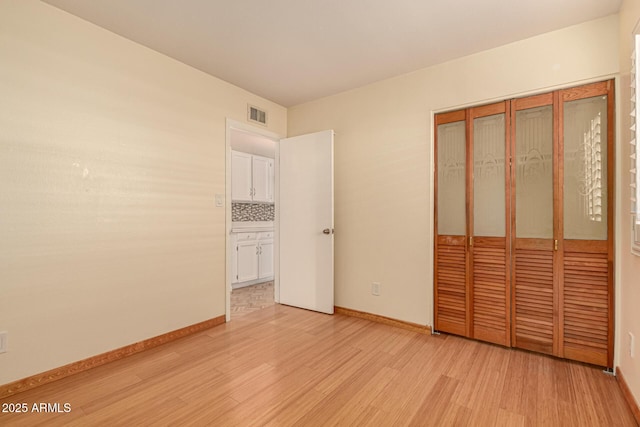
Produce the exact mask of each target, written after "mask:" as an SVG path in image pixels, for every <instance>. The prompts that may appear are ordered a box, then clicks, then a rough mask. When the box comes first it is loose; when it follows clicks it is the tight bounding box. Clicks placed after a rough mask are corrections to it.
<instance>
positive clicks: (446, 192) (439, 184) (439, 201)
mask: <svg viewBox="0 0 640 427" xmlns="http://www.w3.org/2000/svg"><path fill="white" fill-rule="evenodd" d="M435 125H436V134H435V142H436V144H435V157H436V175H435V191H436V197H435V200H436V205H437V206H436V210H435V213H436V215H435V229H436V234H437V236H436V239H435V243H434V244H435V265H434V276H435V277H434V278H435V286H434V297H435V298H434V300H435V329H436V330H439V331H443V332H449V333H453V334H457V335H463V336H469V323H468V316H467V312H468V307H467V304H468V298H467V297H468V292H467V246H466V234H467V214H466V180H467V167H466V164H467V160H466V124H465V112H464V111H456V112H453V113H445V114H439V115H437V116H436V119H435Z"/></svg>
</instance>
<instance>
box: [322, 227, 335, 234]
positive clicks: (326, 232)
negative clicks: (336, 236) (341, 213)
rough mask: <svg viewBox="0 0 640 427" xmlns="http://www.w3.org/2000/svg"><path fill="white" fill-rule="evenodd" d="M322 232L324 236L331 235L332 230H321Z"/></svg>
mask: <svg viewBox="0 0 640 427" xmlns="http://www.w3.org/2000/svg"><path fill="white" fill-rule="evenodd" d="M322 232H323V233H324V234H331V233H333V229H331V228H325V229H324V230H322Z"/></svg>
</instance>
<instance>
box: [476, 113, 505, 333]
mask: <svg viewBox="0 0 640 427" xmlns="http://www.w3.org/2000/svg"><path fill="white" fill-rule="evenodd" d="M508 106H509V104H508V103H507V102H501V103H498V104H492V105H488V106H483V107H478V108H471V109H470V119H471V120H470V126H471V129H470V132H469V133H470V152H471V153H472V156H473V157H472V159H473V161H472V167H471V173H472V179H471V182H470V187H471V189H470V190H471V195H470V197H469V206H470V211H471V217H472V218H471V220H470V221H469V228H470V229H469V235H470V236H472V237H471V240H470V242H469V252H470V263H469V264H470V267H469V272H470V282H471V286H470V296H469V297H470V299H471V310H470V312H471V329H472V330H471V336H472V337H473V338H476V339H479V340H483V341H489V342H492V343H496V344H501V345H506V346H509V345H510V343H511V334H510V331H511V323H510V315H511V313H510V306H511V304H510V288H509V283H510V274H509V272H510V265H509V252H510V250H509V248H510V240H509V228H510V227H509V225H508V219H510V218H511V215H510V199H509V197H508V196H509V191H508V188H507V185H506V184H507V182H508V181H509V175H510V174H509V162H508V159H509V150H508V148H509V147H508V146H507V143H506V142H507V136H508V131H509V127H510V126H509V121H508Z"/></svg>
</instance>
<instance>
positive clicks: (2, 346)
mask: <svg viewBox="0 0 640 427" xmlns="http://www.w3.org/2000/svg"><path fill="white" fill-rule="evenodd" d="M8 335H9V333H8V332H6V331H3V332H0V353H6V352H7V336H8Z"/></svg>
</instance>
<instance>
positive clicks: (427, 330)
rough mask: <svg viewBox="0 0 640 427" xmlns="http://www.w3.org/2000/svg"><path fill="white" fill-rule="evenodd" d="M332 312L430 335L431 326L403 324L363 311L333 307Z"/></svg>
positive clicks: (396, 320)
mask: <svg viewBox="0 0 640 427" xmlns="http://www.w3.org/2000/svg"><path fill="white" fill-rule="evenodd" d="M334 312H335V313H337V314H344V315H345V316H351V317H358V318H360V319H366V320H371V321H372V322H376V323H382V324H384V325H389V326H395V327H397V328H402V329H407V330H409V331H413V332H418V333H420V334H430V333H431V326H428V325H418V324H417V323H411V322H405V321H404V320H398V319H392V318H391V317H385V316H380V315H377V314H372V313H367V312H364V311H358V310H352V309H350V308H344V307H338V306H335V307H334Z"/></svg>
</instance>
